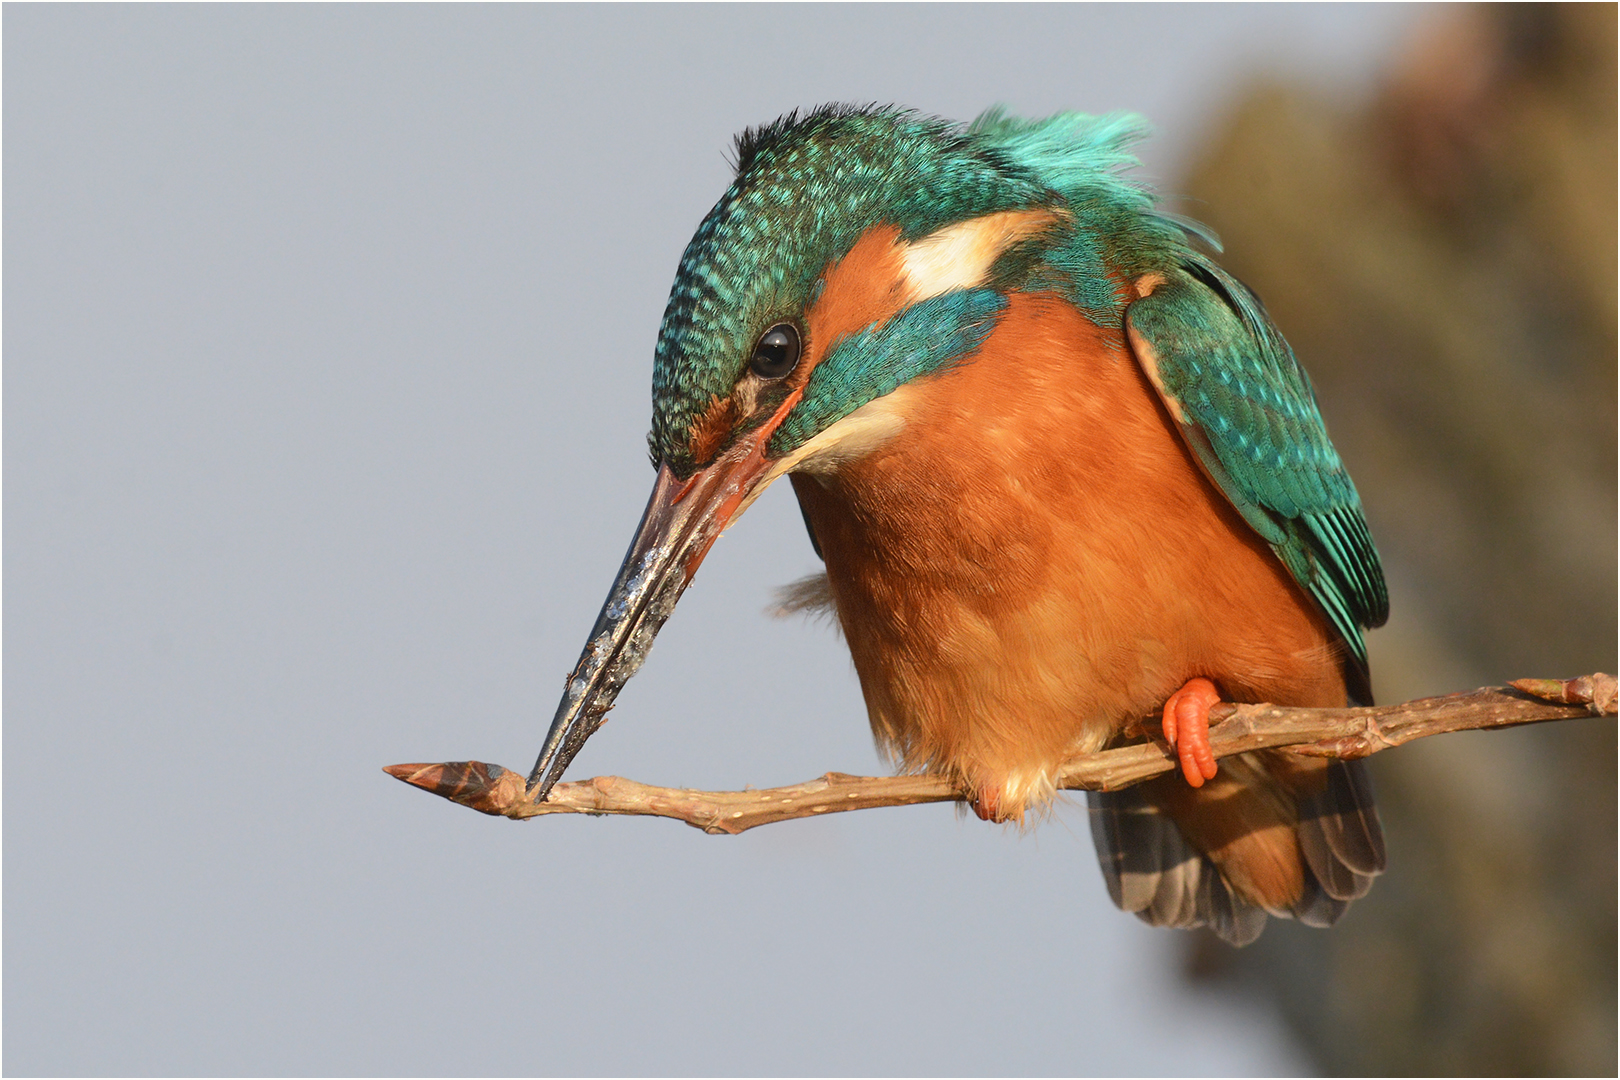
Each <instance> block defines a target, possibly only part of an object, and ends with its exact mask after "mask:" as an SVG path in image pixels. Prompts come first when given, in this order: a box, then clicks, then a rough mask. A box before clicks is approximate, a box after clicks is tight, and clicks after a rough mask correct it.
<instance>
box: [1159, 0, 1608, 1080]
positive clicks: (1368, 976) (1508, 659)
mask: <svg viewBox="0 0 1620 1080" xmlns="http://www.w3.org/2000/svg"><path fill="white" fill-rule="evenodd" d="M1615 60H1616V9H1615V7H1614V6H1612V5H1546V6H1542V7H1529V8H1521V7H1517V6H1500V7H1489V8H1473V7H1467V8H1453V9H1449V10H1447V11H1445V12H1444V13H1442V14H1441V15H1440V16H1439V18H1438V21H1437V22H1436V23H1434V24H1432V25H1431V26H1430V27H1429V29H1428V31H1427V32H1426V33H1425V35H1424V36H1423V37H1421V38H1420V39H1419V40H1417V41H1414V42H1413V43H1412V45H1411V48H1410V50H1409V52H1408V54H1407V55H1406V57H1405V59H1404V62H1403V63H1402V64H1401V65H1400V66H1399V67H1398V68H1397V69H1396V70H1395V71H1394V72H1393V73H1392V76H1391V78H1390V80H1389V83H1388V85H1387V87H1386V89H1385V91H1384V92H1383V94H1382V95H1381V96H1380V98H1379V100H1378V102H1377V103H1376V105H1375V106H1373V107H1372V108H1370V109H1368V110H1366V111H1365V112H1364V113H1363V114H1361V115H1345V114H1344V113H1343V112H1341V111H1338V110H1336V109H1335V108H1334V107H1332V106H1331V105H1328V104H1326V103H1324V102H1323V101H1321V100H1319V99H1317V98H1316V97H1313V95H1312V94H1311V93H1310V92H1308V91H1304V90H1300V89H1298V88H1289V87H1280V86H1272V87H1262V88H1258V89H1256V90H1255V91H1254V92H1253V93H1251V94H1250V95H1249V96H1248V97H1247V98H1246V99H1245V100H1244V101H1243V102H1242V103H1241V104H1240V105H1239V106H1238V108H1237V109H1236V110H1235V113H1234V115H1233V116H1232V118H1231V120H1230V122H1229V124H1228V126H1227V127H1226V129H1225V130H1224V132H1222V133H1221V134H1220V135H1219V136H1218V137H1217V139H1216V142H1215V143H1214V145H1213V146H1212V147H1211V148H1210V150H1209V152H1208V154H1207V156H1206V157H1205V159H1204V160H1203V161H1202V163H1201V164H1200V165H1198V166H1197V167H1196V168H1195V170H1194V172H1193V174H1192V175H1191V176H1190V177H1189V178H1188V179H1187V181H1186V185H1185V190H1186V191H1187V192H1188V193H1189V194H1190V195H1191V196H1192V197H1193V201H1191V202H1189V203H1188V204H1187V205H1186V206H1184V207H1182V209H1184V210H1185V211H1186V212H1187V213H1189V214H1190V215H1192V216H1194V217H1197V218H1200V219H1201V220H1204V221H1206V222H1208V223H1209V224H1210V225H1212V226H1213V227H1214V228H1215V229H1216V231H1217V232H1218V233H1219V234H1220V235H1221V237H1222V239H1223V240H1224V241H1225V243H1226V245H1227V248H1228V251H1229V252H1230V254H1229V255H1228V256H1226V257H1225V258H1224V259H1223V262H1224V263H1225V265H1227V266H1228V267H1229V268H1231V269H1232V270H1233V271H1234V272H1235V273H1236V274H1237V275H1238V276H1239V277H1240V278H1242V279H1244V280H1245V281H1246V282H1247V283H1248V284H1249V285H1250V286H1252V287H1253V288H1254V289H1255V290H1256V291H1257V292H1258V293H1259V294H1260V296H1261V297H1262V298H1263V299H1264V300H1265V302H1266V305H1267V307H1268V308H1269V309H1270V310H1271V312H1272V314H1273V316H1274V317H1275V318H1276V320H1277V323H1278V325H1279V326H1281V327H1282V329H1283V332H1284V333H1285V334H1286V335H1287V336H1288V338H1289V340H1290V341H1291V342H1292V343H1293V345H1294V347H1295V349H1296V350H1297V351H1298V353H1299V355H1300V358H1301V360H1302V361H1303V362H1304V363H1305V365H1306V367H1307V368H1308V369H1309V370H1310V372H1311V375H1312V377H1313V379H1314V380H1315V383H1316V386H1317V392H1318V395H1319V397H1320V398H1321V402H1322V411H1323V413H1324V415H1325V416H1326V417H1327V420H1328V424H1329V427H1330V429H1331V431H1332V432H1333V436H1334V441H1335V443H1336V444H1337V446H1338V447H1339V449H1340V451H1341V453H1342V454H1343V456H1344V458H1345V460H1346V461H1347V463H1348V464H1349V466H1350V470H1351V473H1352V475H1353V476H1354V477H1355V479H1356V483H1357V485H1358V486H1359V488H1360V490H1361V493H1362V497H1363V500H1364V502H1365V503H1366V506H1367V516H1368V520H1369V522H1370V523H1371V525H1372V529H1373V534H1374V537H1375V538H1376V539H1377V541H1378V545H1379V548H1380V551H1381V552H1382V553H1383V556H1384V560H1385V566H1386V569H1387V571H1388V575H1389V579H1390V591H1391V596H1392V603H1393V609H1394V611H1393V617H1392V619H1391V622H1390V625H1389V627H1388V628H1386V629H1384V630H1382V631H1378V632H1375V633H1374V634H1373V635H1372V636H1371V639H1370V647H1371V649H1372V660H1373V674H1374V681H1375V687H1376V689H1377V692H1378V695H1379V698H1380V700H1386V701H1402V700H1406V699H1408V698H1412V697H1416V696H1419V695H1422V694H1429V693H1440V692H1444V691H1448V690H1455V689H1460V688H1462V687H1465V686H1476V685H1482V684H1485V683H1492V682H1500V681H1502V680H1503V679H1505V678H1511V677H1514V675H1515V673H1518V672H1526V671H1534V672H1538V673H1540V672H1546V673H1549V674H1554V673H1556V674H1569V673H1574V672H1580V671H1590V670H1598V669H1602V670H1609V671H1612V670H1614V667H1615V656H1616V605H1615V598H1616V557H1617V552H1616V468H1615V463H1616V243H1615V241H1616V159H1615V155H1616V128H1615V125H1616V64H1615ZM1557 727H1558V728H1559V729H1558V730H1553V729H1543V730H1533V731H1532V730H1525V731H1521V732H1515V733H1509V734H1501V735H1491V734H1479V735H1459V736H1450V737H1448V738H1446V739H1444V740H1433V741H1431V742H1429V743H1427V744H1420V745H1416V746H1413V747H1411V748H1410V749H1408V750H1404V751H1402V752H1401V753H1399V754H1391V755H1388V759H1384V760H1379V761H1377V762H1375V763H1374V766H1373V767H1374V770H1375V773H1376V779H1377V781H1378V784H1379V794H1380V800H1381V805H1382V808H1383V815H1384V822H1385V825H1386V828H1387V831H1388V835H1389V847H1390V870H1389V873H1387V874H1386V875H1385V876H1384V877H1383V878H1382V879H1380V881H1379V882H1378V884H1377V885H1376V886H1375V887H1374V889H1373V891H1372V894H1371V895H1370V896H1369V897H1368V898H1367V899H1366V900H1363V901H1361V902H1359V903H1358V904H1357V905H1356V906H1355V907H1354V908H1352V909H1351V911H1350V913H1349V914H1348V915H1347V916H1346V918H1345V919H1344V921H1343V922H1342V923H1341V924H1340V925H1339V926H1338V927H1337V928H1335V929H1334V930H1333V931H1331V932H1329V933H1322V932H1319V931H1312V930H1305V929H1302V928H1300V927H1298V926H1295V925H1292V924H1273V926H1272V927H1271V928H1270V929H1269V930H1268V931H1267V933H1266V935H1265V936H1264V937H1262V938H1261V940H1260V941H1259V942H1258V943H1257V944H1256V945H1255V946H1254V947H1252V948H1251V949H1249V950H1246V951H1244V952H1241V953H1230V952H1222V951H1220V947H1219V946H1215V945H1211V944H1210V943H1209V942H1208V941H1204V942H1202V943H1201V944H1200V945H1198V946H1197V948H1196V950H1195V957H1194V963H1193V965H1192V970H1194V971H1195V972H1199V973H1203V974H1205V975H1207V976H1209V977H1233V978H1242V979H1246V980H1252V981H1253V982H1255V983H1256V984H1257V985H1259V986H1262V987H1264V988H1265V990H1266V991H1267V992H1268V993H1270V994H1272V995H1274V996H1275V998H1276V1000H1277V1001H1278V1002H1279V1003H1280V1004H1281V1006H1282V1007H1283V1009H1284V1011H1285V1013H1286V1014H1287V1015H1288V1017H1289V1019H1290V1022H1291V1023H1292V1024H1293V1025H1294V1026H1295V1028H1296V1030H1297V1031H1298V1032H1299V1033H1300V1035H1301V1036H1302V1037H1303V1038H1304V1040H1305V1041H1306V1044H1307V1045H1308V1046H1309V1047H1310V1048H1311V1049H1312V1050H1313V1052H1314V1053H1315V1054H1316V1055H1317V1057H1318V1060H1319V1062H1320V1063H1321V1065H1322V1067H1323V1068H1324V1069H1325V1070H1326V1071H1329V1072H1335V1073H1370V1074H1378V1073H1450V1074H1493V1073H1530V1074H1548V1073H1577V1074H1580V1073H1586V1074H1613V1073H1614V1072H1615V1071H1616V988H1615V980H1616V964H1615V956H1616V931H1615V920H1616V911H1615V894H1616V875H1615V856H1616V830H1615V823H1616V797H1615V784H1616V779H1615V760H1616V744H1615V731H1614V728H1613V726H1612V725H1608V724H1604V723H1602V722H1577V723H1572V724H1567V725H1558V726H1557Z"/></svg>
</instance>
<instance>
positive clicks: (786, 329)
mask: <svg viewBox="0 0 1620 1080" xmlns="http://www.w3.org/2000/svg"><path fill="white" fill-rule="evenodd" d="M798 364H799V331H798V330H797V329H795V328H794V326H793V324H792V323H777V324H776V325H775V326H773V327H771V328H770V329H769V330H767V331H765V333H764V334H762V335H761V336H760V339H759V344H757V345H755V346H754V358H753V359H752V360H750V361H749V362H748V366H749V367H751V368H753V370H754V374H755V375H758V376H759V377H760V378H762V379H780V378H781V377H782V376H784V375H786V374H787V373H788V372H790V371H792V370H793V369H794V368H795V367H797V366H798Z"/></svg>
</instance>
